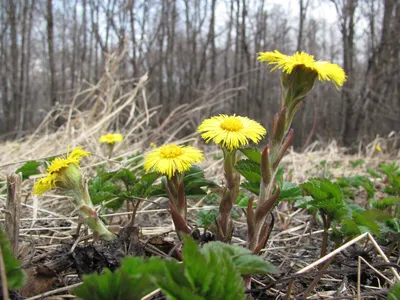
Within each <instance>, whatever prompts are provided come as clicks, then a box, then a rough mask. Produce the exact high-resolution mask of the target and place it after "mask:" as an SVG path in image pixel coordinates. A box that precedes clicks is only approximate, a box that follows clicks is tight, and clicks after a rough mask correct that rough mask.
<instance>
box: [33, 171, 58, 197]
mask: <svg viewBox="0 0 400 300" xmlns="http://www.w3.org/2000/svg"><path fill="white" fill-rule="evenodd" d="M56 178H57V175H56V174H47V176H46V177H43V178H40V179H38V180H37V181H36V182H35V184H34V185H33V194H35V195H38V196H41V195H42V194H44V193H45V192H47V191H50V190H51V189H54V188H55V187H56Z"/></svg>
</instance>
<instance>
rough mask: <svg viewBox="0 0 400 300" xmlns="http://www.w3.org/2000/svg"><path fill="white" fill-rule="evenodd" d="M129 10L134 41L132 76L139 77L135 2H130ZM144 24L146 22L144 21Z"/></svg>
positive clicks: (131, 0)
mask: <svg viewBox="0 0 400 300" xmlns="http://www.w3.org/2000/svg"><path fill="white" fill-rule="evenodd" d="M128 5H129V6H128V9H129V16H130V23H131V40H132V59H131V63H132V69H133V71H132V76H133V77H137V76H138V70H137V58H136V47H137V43H136V30H135V15H134V9H135V0H129V2H128ZM143 22H144V21H143Z"/></svg>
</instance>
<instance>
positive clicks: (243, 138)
mask: <svg viewBox="0 0 400 300" xmlns="http://www.w3.org/2000/svg"><path fill="white" fill-rule="evenodd" d="M197 131H198V132H200V133H202V134H201V137H202V138H203V139H204V140H205V141H206V143H208V142H210V141H211V140H212V141H213V142H214V143H216V144H217V145H221V146H222V147H225V148H227V149H228V150H229V151H232V150H233V149H237V148H239V147H240V146H246V145H247V144H249V140H251V141H252V142H253V143H258V142H259V141H260V140H261V139H262V137H263V136H264V135H265V134H266V133H267V131H266V130H265V128H264V127H263V126H262V125H261V124H259V123H258V122H256V121H254V120H251V119H249V118H247V117H240V116H236V115H233V116H228V115H219V116H215V117H211V118H209V119H206V120H204V121H203V122H202V123H201V124H200V126H199V127H198V128H197Z"/></svg>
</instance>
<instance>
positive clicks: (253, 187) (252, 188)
mask: <svg viewBox="0 0 400 300" xmlns="http://www.w3.org/2000/svg"><path fill="white" fill-rule="evenodd" d="M240 186H241V187H243V188H245V189H246V190H248V191H249V192H252V193H253V194H255V195H257V196H258V195H259V194H260V183H259V182H249V181H246V182H243V183H241V184H240Z"/></svg>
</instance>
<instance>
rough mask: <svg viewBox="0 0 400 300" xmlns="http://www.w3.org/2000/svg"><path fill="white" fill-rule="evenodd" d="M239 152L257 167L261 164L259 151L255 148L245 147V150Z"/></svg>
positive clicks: (241, 149)
mask: <svg viewBox="0 0 400 300" xmlns="http://www.w3.org/2000/svg"><path fill="white" fill-rule="evenodd" d="M239 150H240V152H242V153H243V154H244V155H245V156H246V157H247V158H248V159H250V160H251V161H253V162H255V163H257V164H258V165H260V164H261V151H260V149H258V148H256V147H247V148H240V149H239Z"/></svg>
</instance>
